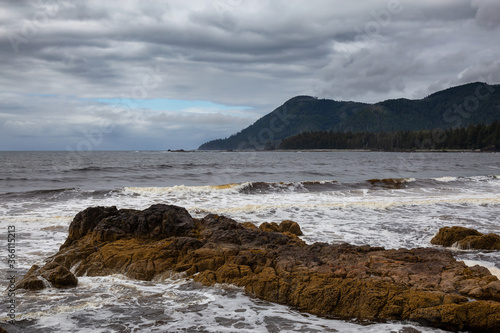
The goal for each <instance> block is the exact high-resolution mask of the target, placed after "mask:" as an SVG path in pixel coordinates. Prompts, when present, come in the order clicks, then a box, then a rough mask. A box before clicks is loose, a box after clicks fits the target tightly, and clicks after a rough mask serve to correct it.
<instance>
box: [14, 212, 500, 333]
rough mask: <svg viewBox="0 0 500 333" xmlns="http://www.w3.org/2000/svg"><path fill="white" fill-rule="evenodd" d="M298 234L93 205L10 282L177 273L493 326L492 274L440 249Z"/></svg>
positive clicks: (61, 282)
mask: <svg viewBox="0 0 500 333" xmlns="http://www.w3.org/2000/svg"><path fill="white" fill-rule="evenodd" d="M301 234H302V232H301V230H300V226H299V225H298V224H297V223H295V222H292V221H283V222H282V223H280V224H276V223H263V224H262V225H260V227H258V228H257V227H256V226H255V225H253V224H251V223H238V222H236V221H234V220H231V219H229V218H226V217H223V216H218V215H212V214H211V215H207V216H206V217H204V218H202V219H194V218H192V217H191V216H190V214H189V213H188V212H187V211H186V210H185V209H184V208H181V207H177V206H170V205H154V206H151V207H150V208H148V209H145V210H143V211H138V210H130V209H121V210H118V209H116V207H93V208H88V209H86V210H84V211H82V212H80V213H78V214H77V215H76V216H75V218H74V220H73V222H72V223H71V225H70V228H69V235H68V238H67V240H66V242H65V243H64V244H63V245H62V246H61V248H60V250H59V252H58V253H57V254H56V255H54V256H52V257H51V258H49V260H48V262H47V264H46V265H45V266H43V267H38V266H34V267H33V268H32V269H31V270H30V272H29V273H28V274H27V275H26V276H25V278H24V279H23V280H22V281H20V283H19V284H18V286H17V287H18V288H25V289H33V290H36V289H41V288H44V287H47V286H49V285H51V286H53V287H63V288H67V287H71V286H75V285H76V284H77V283H78V280H77V278H76V276H82V275H87V276H102V275H108V274H124V275H126V276H128V277H130V278H134V279H141V280H152V279H161V278H162V277H170V276H172V275H176V276H185V277H190V278H192V279H193V280H194V281H197V282H199V283H201V284H203V285H213V284H215V283H228V284H233V285H236V286H240V287H244V288H245V291H246V292H247V293H248V294H250V295H253V296H255V297H258V298H261V299H265V300H268V301H272V302H277V303H281V304H288V305H291V306H294V307H297V308H298V309H300V310H302V311H306V312H309V313H313V314H318V315H327V316H335V317H337V318H339V317H340V318H345V319H348V318H358V319H363V320H372V321H384V320H411V321H417V322H420V323H423V324H425V325H429V326H434V327H440V328H444V329H449V330H455V331H456V330H470V331H474V332H500V281H499V280H498V278H497V277H495V276H493V275H492V274H491V273H490V272H489V271H488V270H487V269H486V268H484V267H481V266H474V267H467V266H466V265H465V264H464V263H463V262H459V261H456V260H455V259H454V258H453V256H452V254H451V252H449V251H447V250H445V249H433V248H417V249H411V250H406V249H399V250H386V249H384V248H381V247H370V246H368V245H366V246H353V245H349V244H337V245H335V244H326V243H314V244H310V245H308V244H306V243H305V242H303V241H302V240H301V239H300V238H299V236H300V235H301ZM72 272H73V273H72ZM37 281H40V282H37Z"/></svg>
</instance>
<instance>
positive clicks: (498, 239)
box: [431, 227, 500, 250]
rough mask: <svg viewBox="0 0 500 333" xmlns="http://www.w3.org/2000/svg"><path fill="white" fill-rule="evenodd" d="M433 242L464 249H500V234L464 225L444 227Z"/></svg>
mask: <svg viewBox="0 0 500 333" xmlns="http://www.w3.org/2000/svg"><path fill="white" fill-rule="evenodd" d="M431 244H434V245H442V246H446V247H450V246H457V247H458V248H459V249H462V250H500V236H498V235H495V234H487V235H484V234H482V233H480V232H478V231H477V230H474V229H469V228H464V227H444V228H441V229H439V232H438V233H437V235H436V236H434V238H433V239H432V240H431Z"/></svg>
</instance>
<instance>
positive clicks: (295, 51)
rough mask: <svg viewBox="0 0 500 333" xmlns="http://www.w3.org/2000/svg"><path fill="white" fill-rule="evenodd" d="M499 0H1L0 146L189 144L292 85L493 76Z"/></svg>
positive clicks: (371, 94) (361, 92)
mask: <svg viewBox="0 0 500 333" xmlns="http://www.w3.org/2000/svg"><path fill="white" fill-rule="evenodd" d="M498 36H500V1H498V0H419V1H410V0H356V1H346V0H307V1H304V0H302V1H299V0H287V1H284V0H203V1H202V0H189V1H180V0H142V1H139V0H137V1H133V0H121V1H103V0H78V1H76V0H74V1H67V0H40V1H33V0H30V1H27V0H0V150H63V151H64V150H67V151H87V150H90V151H93V150H166V149H196V148H197V147H198V146H199V145H200V144H202V143H204V142H206V141H208V140H212V139H216V138H224V137H227V136H229V135H231V134H234V133H236V132H238V131H240V130H241V129H243V128H245V127H247V126H249V125H251V124H252V123H254V122H255V121H256V120H257V119H258V118H260V117H262V116H263V115H265V114H267V113H269V112H271V111H273V110H274V109H275V108H276V107H278V106H280V105H281V104H283V103H284V102H285V101H287V100H288V99H290V98H292V97H294V96H297V95H310V96H315V97H319V98H328V99H334V100H344V101H345V100H354V101H360V102H368V103H374V102H378V101H383V100H386V99H389V98H400V97H404V98H410V99H419V98H424V97H425V96H427V95H429V94H431V93H433V92H436V91H439V90H442V89H445V88H449V87H451V86H455V85H459V84H463V83H469V82H476V81H481V82H488V83H499V82H500V43H499V42H500V40H499V37H498Z"/></svg>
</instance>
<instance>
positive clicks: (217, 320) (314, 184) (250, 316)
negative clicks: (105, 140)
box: [0, 152, 500, 333]
mask: <svg viewBox="0 0 500 333" xmlns="http://www.w3.org/2000/svg"><path fill="white" fill-rule="evenodd" d="M499 175H500V154H494V153H383V152H184V153H179V152H178V153H174V152H86V153H77V152H0V231H1V232H2V233H3V234H4V236H3V237H0V251H1V254H0V257H1V258H2V260H1V262H0V277H2V278H1V279H0V289H1V290H2V294H1V297H2V302H1V303H2V304H5V305H4V306H3V307H2V308H0V325H2V326H4V327H6V328H7V330H8V331H9V332H402V333H403V332H408V333H410V332H417V331H420V332H442V331H441V330H438V329H433V328H426V327H422V326H419V325H418V324H416V323H411V322H389V323H365V322H364V323H360V322H356V321H343V320H336V319H331V318H324V317H317V316H313V315H310V314H307V313H302V312H299V311H298V310H297V309H294V308H291V307H288V306H284V305H278V304H275V303H270V302H267V301H262V300H259V299H255V298H252V297H249V296H248V295H246V294H245V292H244V291H243V290H242V289H240V288H236V287H234V286H230V285H216V286H214V287H203V286H200V285H198V284H196V283H194V282H192V281H191V280H189V279H186V278H178V277H169V278H168V279H156V280H153V281H137V280H131V279H129V278H127V277H125V276H121V275H112V276H105V277H80V278H79V284H78V286H77V287H76V288H71V289H63V290H58V289H52V288H49V289H45V290H42V291H37V292H29V291H16V293H15V296H14V297H9V296H8V285H9V281H8V277H9V276H11V275H12V273H10V271H12V269H10V268H9V267H8V265H7V259H8V258H7V256H8V238H7V234H8V228H9V226H11V227H12V226H13V227H14V228H15V237H16V242H15V250H16V253H15V254H16V258H15V259H16V262H15V277H16V278H17V279H18V280H19V279H21V278H22V276H23V275H24V274H25V273H26V272H27V271H28V269H29V268H30V267H31V266H32V265H34V264H38V265H43V263H44V259H45V258H47V257H49V256H51V255H53V254H55V253H56V252H57V251H58V249H59V246H60V245H61V244H62V243H63V242H64V241H65V239H66V237H67V232H68V227H69V224H70V223H71V220H72V218H73V217H74V215H75V214H76V213H78V212H79V211H81V210H83V209H85V208H87V207H90V206H117V208H119V209H120V208H135V209H145V208H147V207H149V206H151V205H152V204H156V203H164V204H173V205H178V206H182V207H185V208H186V209H187V210H188V211H189V212H190V214H191V215H192V216H193V217H203V216H205V215H206V214H209V213H215V214H219V215H225V216H227V217H230V218H233V219H235V220H236V221H238V222H253V223H255V224H256V225H259V224H261V223H263V222H280V221H282V220H286V219H289V220H293V221H296V222H298V223H299V224H300V226H301V228H302V231H303V232H304V236H303V237H302V239H304V240H305V241H306V242H307V243H314V242H328V243H343V242H347V243H351V244H355V245H363V244H369V245H372V246H383V247H385V248H415V247H432V245H431V244H430V239H431V238H432V237H433V236H434V235H435V234H436V233H437V231H438V230H439V228H441V227H444V226H464V227H469V228H475V229H477V230H478V231H480V232H483V233H489V232H494V233H497V234H500V220H499V217H498V215H499V214H498V213H499V211H500V209H499V208H500V176H499ZM453 251H454V254H455V257H456V258H457V259H458V260H463V261H465V263H466V264H468V265H475V264H480V265H483V266H485V267H487V268H488V269H490V271H491V272H492V273H493V274H496V275H497V276H499V277H500V254H498V252H487V251H484V252H482V251H461V250H458V249H455V250H453ZM4 277H5V278H4ZM11 299H14V300H15V302H16V303H15V304H16V308H15V321H16V322H15V325H12V324H8V321H9V320H11V318H9V316H8V308H7V304H9V302H10V301H11Z"/></svg>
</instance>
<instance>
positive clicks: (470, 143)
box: [279, 121, 500, 151]
mask: <svg viewBox="0 0 500 333" xmlns="http://www.w3.org/2000/svg"><path fill="white" fill-rule="evenodd" d="M279 148H280V149H369V150H384V151H411V150H429V149H432V150H453V149H460V150H476V149H480V150H484V151H500V121H495V122H493V123H491V124H488V125H484V124H477V125H469V126H467V127H457V128H455V129H451V128H450V129H447V130H442V129H434V130H422V131H398V132H378V133H373V132H372V133H369V132H357V133H353V132H332V131H320V132H304V133H300V134H297V135H294V136H291V137H288V138H286V139H283V141H281V144H280V146H279Z"/></svg>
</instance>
